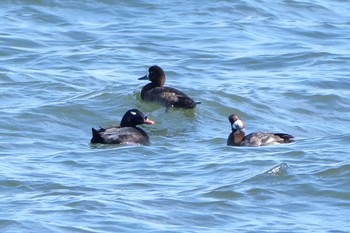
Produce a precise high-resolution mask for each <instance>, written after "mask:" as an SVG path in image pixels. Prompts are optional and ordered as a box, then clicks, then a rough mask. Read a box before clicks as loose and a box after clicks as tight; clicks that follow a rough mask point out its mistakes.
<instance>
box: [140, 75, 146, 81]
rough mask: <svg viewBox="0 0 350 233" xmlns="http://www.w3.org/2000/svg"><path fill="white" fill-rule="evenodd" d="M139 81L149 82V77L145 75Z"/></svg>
mask: <svg viewBox="0 0 350 233" xmlns="http://www.w3.org/2000/svg"><path fill="white" fill-rule="evenodd" d="M139 80H148V75H145V76H143V77H141V78H139Z"/></svg>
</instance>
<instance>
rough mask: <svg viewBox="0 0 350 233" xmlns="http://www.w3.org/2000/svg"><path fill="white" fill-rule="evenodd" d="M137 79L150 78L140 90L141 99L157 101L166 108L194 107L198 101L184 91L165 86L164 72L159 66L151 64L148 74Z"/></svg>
mask: <svg viewBox="0 0 350 233" xmlns="http://www.w3.org/2000/svg"><path fill="white" fill-rule="evenodd" d="M139 80H150V81H151V82H150V83H148V84H146V85H145V86H144V87H143V88H142V90H141V99H142V100H145V101H151V102H157V103H159V104H162V105H164V106H165V107H167V108H170V107H174V108H186V109H192V108H195V107H196V105H197V104H200V102H195V101H194V100H193V99H191V98H190V97H189V96H188V95H186V94H185V93H183V92H181V91H179V90H177V89H175V88H172V87H165V86H164V84H165V73H164V71H163V69H162V68H160V67H159V66H151V67H150V68H149V69H148V75H145V76H143V77H141V78H139Z"/></svg>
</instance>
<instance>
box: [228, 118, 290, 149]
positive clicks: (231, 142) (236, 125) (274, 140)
mask: <svg viewBox="0 0 350 233" xmlns="http://www.w3.org/2000/svg"><path fill="white" fill-rule="evenodd" d="M228 119H229V121H230V123H231V128H232V133H231V134H230V135H229V137H228V139H227V145H228V146H268V145H277V144H283V143H291V142H294V137H293V136H292V135H289V134H284V133H263V132H257V133H250V134H248V135H247V136H245V128H246V126H245V122H244V121H243V120H242V119H241V118H239V116H238V115H236V114H232V115H230V116H229V118H228Z"/></svg>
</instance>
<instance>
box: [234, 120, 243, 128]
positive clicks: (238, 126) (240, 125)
mask: <svg viewBox="0 0 350 233" xmlns="http://www.w3.org/2000/svg"><path fill="white" fill-rule="evenodd" d="M233 124H234V125H235V127H236V129H237V130H244V129H243V126H244V124H243V121H241V120H237V121H235V122H234V123H233Z"/></svg>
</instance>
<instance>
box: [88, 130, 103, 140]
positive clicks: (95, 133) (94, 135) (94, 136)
mask: <svg viewBox="0 0 350 233" xmlns="http://www.w3.org/2000/svg"><path fill="white" fill-rule="evenodd" d="M91 130H92V138H91V141H90V142H91V143H103V138H102V137H101V134H100V132H98V131H97V130H96V129H94V128H91Z"/></svg>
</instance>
